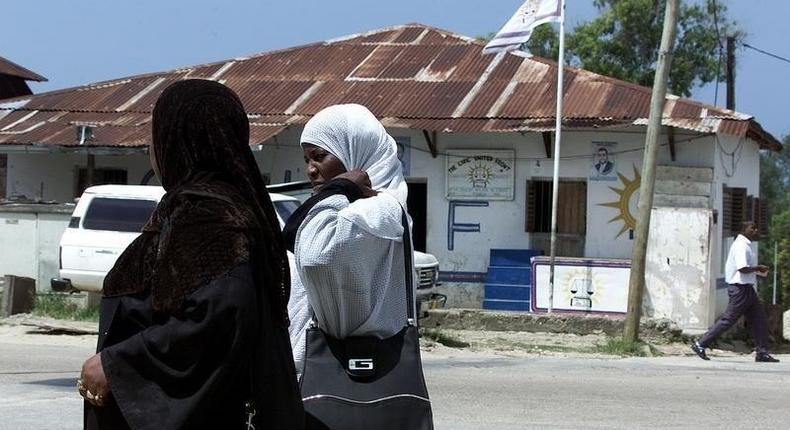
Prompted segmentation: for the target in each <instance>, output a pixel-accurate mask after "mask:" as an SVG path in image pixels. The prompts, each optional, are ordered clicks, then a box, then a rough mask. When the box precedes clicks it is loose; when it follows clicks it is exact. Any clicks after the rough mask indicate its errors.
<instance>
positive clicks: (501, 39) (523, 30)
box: [483, 0, 562, 54]
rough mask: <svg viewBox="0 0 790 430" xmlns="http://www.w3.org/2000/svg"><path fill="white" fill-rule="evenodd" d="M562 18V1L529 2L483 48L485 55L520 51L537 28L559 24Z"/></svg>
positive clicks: (543, 0) (541, 0)
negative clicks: (519, 48)
mask: <svg viewBox="0 0 790 430" xmlns="http://www.w3.org/2000/svg"><path fill="white" fill-rule="evenodd" d="M561 16H562V2H561V0H527V1H525V2H524V4H522V5H521V7H519V8H518V10H517V11H516V13H515V14H513V16H512V17H511V18H510V19H509V20H508V22H506V23H505V26H504V27H502V29H501V30H499V33H497V34H496V36H494V38H493V39H491V41H490V42H488V44H487V45H486V46H485V48H483V54H493V53H495V52H501V51H511V50H513V49H518V47H519V46H521V44H523V43H525V42H526V41H528V40H529V37H530V36H532V30H534V29H535V27H537V26H539V25H541V24H545V23H547V22H559V21H560V17H561Z"/></svg>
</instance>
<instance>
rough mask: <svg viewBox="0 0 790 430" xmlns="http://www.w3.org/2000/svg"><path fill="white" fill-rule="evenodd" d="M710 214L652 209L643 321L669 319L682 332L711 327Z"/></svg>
mask: <svg viewBox="0 0 790 430" xmlns="http://www.w3.org/2000/svg"><path fill="white" fill-rule="evenodd" d="M712 219H713V211H712V210H711V209H697V208H693V209H692V208H668V207H661V208H654V209H653V211H652V215H651V218H650V231H651V234H650V238H649V240H648V245H647V260H646V267H645V284H646V286H647V288H646V292H645V295H644V300H643V307H644V310H645V316H648V317H652V318H668V319H671V320H672V321H674V322H675V323H677V324H678V325H679V326H680V327H681V328H682V329H684V330H705V329H706V328H707V327H708V326H709V325H710V324H711V323H712V322H713V315H712V314H711V310H712V309H711V300H714V296H712V295H711V291H712V290H711V285H712V284H711V279H710V278H711V273H710V270H709V267H710V231H711V223H712Z"/></svg>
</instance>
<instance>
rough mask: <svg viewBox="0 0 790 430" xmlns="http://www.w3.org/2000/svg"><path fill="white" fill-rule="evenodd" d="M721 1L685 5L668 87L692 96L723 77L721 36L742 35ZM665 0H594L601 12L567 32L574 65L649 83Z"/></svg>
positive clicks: (603, 73) (650, 82)
mask: <svg viewBox="0 0 790 430" xmlns="http://www.w3.org/2000/svg"><path fill="white" fill-rule="evenodd" d="M721 3H722V2H721V0H719V1H715V0H702V3H701V4H700V3H699V2H698V3H693V4H692V3H689V2H685V3H683V4H681V6H680V10H679V15H678V32H677V39H676V41H675V50H674V56H673V58H672V69H671V71H670V75H669V89H670V91H671V92H672V93H674V94H678V95H683V96H690V95H691V90H692V89H693V88H694V87H695V86H699V85H704V84H706V83H708V82H712V81H714V80H716V79H720V78H721V76H722V70H723V66H724V63H723V61H720V60H721V57H720V54H721V51H720V49H721V46H722V43H723V40H722V38H723V37H726V35H734V36H736V37H737V38H742V37H743V36H742V34H741V33H740V32H739V31H738V30H737V29H736V24H735V22H732V21H730V20H728V19H727V18H726V7H725V6H724V5H722V4H721ZM665 5H666V0H595V6H596V7H597V8H598V9H599V11H600V12H601V14H600V15H599V16H598V17H597V18H595V19H593V20H592V21H589V22H586V23H582V24H580V25H579V26H577V27H576V28H575V29H574V30H573V32H572V33H571V34H569V35H568V40H567V42H568V43H567V49H568V53H569V54H570V56H571V58H572V64H574V65H578V66H579V67H581V68H583V69H585V70H589V71H592V72H595V73H600V74H602V75H606V76H611V77H614V78H618V79H622V80H625V81H630V82H634V83H637V84H639V85H645V86H651V85H652V84H653V76H654V75H655V67H656V62H657V60H658V47H659V45H660V42H661V31H662V25H663V21H664V9H665Z"/></svg>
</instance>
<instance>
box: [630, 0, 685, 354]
mask: <svg viewBox="0 0 790 430" xmlns="http://www.w3.org/2000/svg"><path fill="white" fill-rule="evenodd" d="M677 18H678V0H667V5H666V10H665V12H664V31H663V33H662V36H661V47H660V48H659V52H658V64H657V65H656V75H655V78H654V80H653V95H652V96H651V99H650V117H649V119H648V124H647V137H646V138H645V158H644V160H643V164H642V183H641V185H640V187H639V205H638V207H637V208H638V211H639V218H637V221H636V229H635V233H636V234H635V237H634V248H633V255H632V258H631V277H630V280H629V284H628V309H627V313H626V318H625V329H624V330H623V340H624V341H626V342H636V340H637V339H638V337H639V320H640V318H641V317H642V295H643V293H644V290H645V260H646V255H647V239H648V235H649V232H650V210H651V209H652V208H653V188H654V186H655V180H656V155H657V153H658V135H659V132H660V131H661V117H662V116H663V112H664V102H665V99H666V94H667V78H668V77H669V68H670V65H671V64H672V49H673V46H674V43H675V33H676V31H677Z"/></svg>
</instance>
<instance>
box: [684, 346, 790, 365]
mask: <svg viewBox="0 0 790 430" xmlns="http://www.w3.org/2000/svg"><path fill="white" fill-rule="evenodd" d="M691 350H692V351H694V352H696V353H697V355H699V358H701V359H703V360H710V358H708V354H705V348H703V347H702V346H700V344H699V342H697V341H694V342H692V343H691ZM769 357H770V356H769ZM757 358H758V360H757V361H759V358H760V357H759V356H758V357H757ZM771 359H773V360H775V359H774V358H773V357H771ZM777 361H778V360H777Z"/></svg>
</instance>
